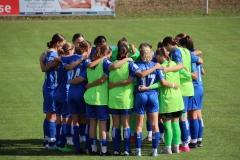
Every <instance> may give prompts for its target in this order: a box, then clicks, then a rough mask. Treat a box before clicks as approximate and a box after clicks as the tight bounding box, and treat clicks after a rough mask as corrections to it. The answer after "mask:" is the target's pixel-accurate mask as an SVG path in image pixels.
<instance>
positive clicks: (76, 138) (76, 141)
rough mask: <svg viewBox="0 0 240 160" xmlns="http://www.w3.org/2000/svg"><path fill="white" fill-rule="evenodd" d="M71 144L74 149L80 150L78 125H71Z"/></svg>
mask: <svg viewBox="0 0 240 160" xmlns="http://www.w3.org/2000/svg"><path fill="white" fill-rule="evenodd" d="M73 144H74V148H75V150H76V151H79V150H80V143H79V126H73Z"/></svg>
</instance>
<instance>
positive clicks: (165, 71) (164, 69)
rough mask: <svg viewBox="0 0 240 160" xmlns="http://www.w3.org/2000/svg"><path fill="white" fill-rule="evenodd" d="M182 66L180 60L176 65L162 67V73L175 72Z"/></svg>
mask: <svg viewBox="0 0 240 160" xmlns="http://www.w3.org/2000/svg"><path fill="white" fill-rule="evenodd" d="M182 68H183V64H182V63H181V62H178V63H177V65H176V66H173V67H164V68H163V69H162V71H163V73H167V72H176V71H179V70H181V69H182Z"/></svg>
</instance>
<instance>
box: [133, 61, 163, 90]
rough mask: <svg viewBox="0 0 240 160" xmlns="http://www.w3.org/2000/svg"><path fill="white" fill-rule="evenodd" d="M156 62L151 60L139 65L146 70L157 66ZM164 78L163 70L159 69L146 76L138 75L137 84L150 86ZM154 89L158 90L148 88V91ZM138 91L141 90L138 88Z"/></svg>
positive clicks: (142, 69)
mask: <svg viewBox="0 0 240 160" xmlns="http://www.w3.org/2000/svg"><path fill="white" fill-rule="evenodd" d="M155 64H156V63H154V62H149V63H148V62H140V63H138V64H137V65H138V67H139V68H140V70H141V71H145V70H148V69H150V68H153V67H154V66H155ZM163 78H164V75H163V73H162V70H159V69H157V70H155V71H154V72H152V73H151V74H149V75H148V76H146V77H144V78H140V77H138V76H137V86H140V85H143V86H150V85H151V84H153V83H156V82H157V81H159V80H161V79H163ZM152 91H157V89H154V90H148V91H147V92H152ZM136 92H140V91H138V89H137V90H136Z"/></svg>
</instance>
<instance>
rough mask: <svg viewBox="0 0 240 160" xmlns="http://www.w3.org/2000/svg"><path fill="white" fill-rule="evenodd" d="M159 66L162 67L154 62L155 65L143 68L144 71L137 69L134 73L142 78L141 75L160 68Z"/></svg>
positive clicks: (143, 75)
mask: <svg viewBox="0 0 240 160" xmlns="http://www.w3.org/2000/svg"><path fill="white" fill-rule="evenodd" d="M161 68H162V66H161V65H160V64H159V63H156V65H155V66H154V67H152V68H150V69H148V70H145V71H141V70H138V71H137V72H136V73H135V74H136V75H137V76H138V77H140V78H143V77H146V76H147V75H149V74H151V73H152V72H153V71H155V70H156V69H161Z"/></svg>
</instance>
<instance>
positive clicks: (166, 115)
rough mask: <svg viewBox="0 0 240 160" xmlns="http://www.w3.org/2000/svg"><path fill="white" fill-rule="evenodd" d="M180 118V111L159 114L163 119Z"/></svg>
mask: <svg viewBox="0 0 240 160" xmlns="http://www.w3.org/2000/svg"><path fill="white" fill-rule="evenodd" d="M181 116H182V111H177V112H171V113H163V114H160V117H161V118H165V119H173V118H179V117H181Z"/></svg>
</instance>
